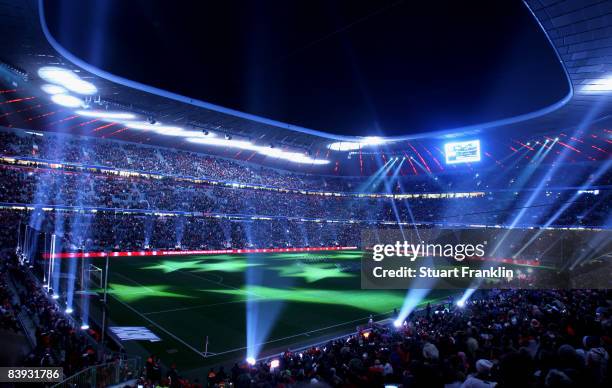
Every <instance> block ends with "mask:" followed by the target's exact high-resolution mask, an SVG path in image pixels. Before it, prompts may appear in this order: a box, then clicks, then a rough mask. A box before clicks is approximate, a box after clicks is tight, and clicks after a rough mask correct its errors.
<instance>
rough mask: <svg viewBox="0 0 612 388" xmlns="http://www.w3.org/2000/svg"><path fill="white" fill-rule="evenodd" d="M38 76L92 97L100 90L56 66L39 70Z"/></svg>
mask: <svg viewBox="0 0 612 388" xmlns="http://www.w3.org/2000/svg"><path fill="white" fill-rule="evenodd" d="M38 76H39V77H40V78H42V79H44V80H45V81H47V82H50V83H52V84H56V85H60V86H63V87H64V88H66V89H68V90H70V91H71V92H74V93H78V94H84V95H91V94H95V93H97V92H98V89H97V88H96V87H95V86H94V85H93V84H92V83H90V82H87V81H84V80H82V79H81V77H79V76H78V75H76V74H75V73H74V72H72V71H70V70H67V69H63V68H61V67H56V66H44V67H41V68H40V69H38Z"/></svg>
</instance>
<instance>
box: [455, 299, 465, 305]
mask: <svg viewBox="0 0 612 388" xmlns="http://www.w3.org/2000/svg"><path fill="white" fill-rule="evenodd" d="M456 305H457V307H465V300H461V299H460V300H458V301H457V303H456Z"/></svg>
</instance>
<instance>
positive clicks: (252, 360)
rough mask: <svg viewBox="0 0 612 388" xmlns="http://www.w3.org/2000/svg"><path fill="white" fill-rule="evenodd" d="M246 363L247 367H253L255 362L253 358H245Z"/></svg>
mask: <svg viewBox="0 0 612 388" xmlns="http://www.w3.org/2000/svg"><path fill="white" fill-rule="evenodd" d="M246 362H247V364H249V365H251V366H253V365H255V363H256V362H257V361H256V360H255V358H254V357H247V359H246Z"/></svg>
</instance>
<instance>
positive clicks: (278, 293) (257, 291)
mask: <svg viewBox="0 0 612 388" xmlns="http://www.w3.org/2000/svg"><path fill="white" fill-rule="evenodd" d="M203 291H208V292H215V293H219V294H226V295H234V296H236V297H237V298H236V299H244V298H248V297H249V296H250V297H251V298H252V297H253V296H256V297H257V298H261V299H263V300H257V301H256V303H265V302H267V301H268V302H269V301H286V302H302V303H316V304H333V305H342V306H348V307H353V308H356V309H360V310H366V311H370V312H375V313H386V312H389V311H392V310H393V309H394V308H399V307H401V306H402V304H403V303H404V295H403V294H402V293H397V292H389V291H368V290H358V291H355V292H348V291H336V290H311V289H304V288H290V289H283V288H272V287H264V286H250V287H243V288H241V289H237V290H203ZM423 303H427V301H426V300H423Z"/></svg>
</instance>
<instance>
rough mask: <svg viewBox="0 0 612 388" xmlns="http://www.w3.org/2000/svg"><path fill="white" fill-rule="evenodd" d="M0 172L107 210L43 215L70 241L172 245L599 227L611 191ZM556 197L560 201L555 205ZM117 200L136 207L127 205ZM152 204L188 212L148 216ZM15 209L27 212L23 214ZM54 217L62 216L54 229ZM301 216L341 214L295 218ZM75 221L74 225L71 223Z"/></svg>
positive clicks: (40, 200)
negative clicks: (340, 192) (363, 228)
mask: <svg viewBox="0 0 612 388" xmlns="http://www.w3.org/2000/svg"><path fill="white" fill-rule="evenodd" d="M0 180H1V181H2V182H3V184H2V185H0V203H4V204H21V205H26V204H34V205H37V206H39V207H49V206H68V207H75V206H77V207H86V208H105V209H107V210H106V211H105V212H103V213H102V212H98V213H95V214H93V213H92V214H85V215H81V216H79V217H75V216H73V215H70V214H69V213H65V214H63V215H45V216H44V217H42V218H41V219H50V221H49V222H50V223H51V224H52V225H54V228H55V229H54V230H56V231H57V230H60V231H62V232H63V233H61V234H66V235H67V237H66V238H67V239H68V240H71V241H70V243H71V244H72V243H74V244H76V245H83V241H81V242H79V241H77V240H79V239H82V240H87V239H90V240H99V241H103V242H104V243H105V244H106V245H107V246H106V247H105V248H108V246H109V244H111V246H114V245H116V244H117V243H121V244H123V245H125V244H130V246H131V247H135V248H142V247H143V245H152V246H155V247H174V246H176V245H179V244H180V245H184V246H190V247H201V246H203V245H208V246H210V247H213V246H216V247H219V246H224V245H227V244H231V245H234V246H237V247H238V246H245V245H246V244H248V243H251V244H254V245H258V246H264V247H267V246H269V243H268V242H269V241H276V244H277V245H278V246H304V245H312V246H318V245H321V244H323V245H326V244H330V245H333V244H342V242H341V241H342V240H343V239H342V236H343V235H349V236H350V234H351V231H352V229H354V228H353V226H354V222H357V223H361V224H363V223H372V222H378V223H381V222H394V221H398V220H400V221H402V222H408V223H411V222H416V223H420V224H447V225H459V224H485V225H507V224H510V223H512V222H513V221H514V220H515V217H516V216H517V215H519V214H520V216H521V218H520V223H519V225H526V226H531V225H538V224H542V223H544V222H545V221H547V220H549V219H551V218H553V217H554V220H553V222H552V225H560V226H594V227H598V226H600V227H601V226H605V223H606V222H607V221H608V215H609V213H610V193H611V192H610V190H601V191H599V192H598V193H597V194H595V193H583V194H580V195H576V190H575V189H558V190H556V191H546V192H542V193H540V194H539V195H537V197H533V196H534V192H533V191H523V192H513V191H496V192H485V193H483V194H482V196H479V197H466V198H426V197H419V198H410V199H391V198H386V197H381V198H360V197H350V196H323V195H308V194H301V193H293V192H289V193H283V192H279V191H269V190H258V189H252V188H234V187H225V186H215V185H206V184H195V183H189V182H184V181H175V180H157V179H145V178H141V177H121V176H108V175H103V174H87V173H75V172H67V171H62V170H58V171H55V170H44V169H40V168H30V167H16V166H10V167H9V166H0ZM562 203H567V206H565V207H563V211H562V212H558V210H559V207H560V205H559V204H562ZM525 204H528V208H527V207H525V206H526V205H525ZM7 206H8V205H7ZM125 209H128V210H138V212H132V213H130V214H126V213H125V211H124V210H125ZM160 212H161V213H174V214H177V213H180V212H187V213H189V214H187V215H186V216H179V217H176V216H174V217H163V216H159V215H157V216H155V215H151V213H158V214H159V213H160ZM11 214H14V213H11ZM216 215H233V216H240V217H241V219H245V218H246V219H248V222H247V223H245V222H242V223H240V222H238V221H237V220H234V221H233V222H229V221H220V220H216V218H215V217H214V216H216ZM22 216H23V217H24V218H25V217H28V216H29V218H30V219H31V218H32V217H33V216H32V214H31V213H30V214H29V215H28V214H23V215H22ZM13 217H14V216H13ZM252 217H257V218H260V219H261V218H263V219H267V220H268V226H262V225H263V224H264V222H263V221H262V220H260V221H252V220H251V218H252ZM57 218H60V219H65V220H66V221H65V222H67V223H70V225H69V226H66V227H63V228H57V227H56V224H57V222H56V221H55V219H57ZM300 218H305V219H310V220H324V221H325V220H332V221H341V222H337V223H313V222H311V221H310V222H306V221H305V222H301V221H299V219H300ZM13 219H14V220H16V218H13ZM70 220H73V221H70ZM26 222H30V221H26ZM76 224H82V227H81V228H80V229H79V230H77V231H74V227H75V226H76ZM254 224H256V225H254ZM249 225H254V226H256V227H254V228H253V229H255V230H257V231H260V230H272V231H271V232H269V233H266V234H264V235H263V237H262V238H263V240H259V239H258V238H256V237H255V236H254V234H253V233H251V236H249V239H250V241H246V240H245V239H247V236H245V235H244V234H243V235H242V237H240V234H241V233H242V232H243V231H244V229H245V228H248V227H249ZM321 225H323V226H321ZM90 230H91V233H90ZM119 230H120V231H121V233H119V234H118V231H119ZM347 232H348V233H347ZM4 233H7V232H6V231H4ZM71 234H76V237H75V238H73V236H71ZM87 234H89V235H87ZM328 237H329V238H328ZM274 239H275V240H274ZM120 240H121V241H120ZM122 241H123V242H122ZM350 245H353V244H350ZM98 246H99V244H98Z"/></svg>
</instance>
